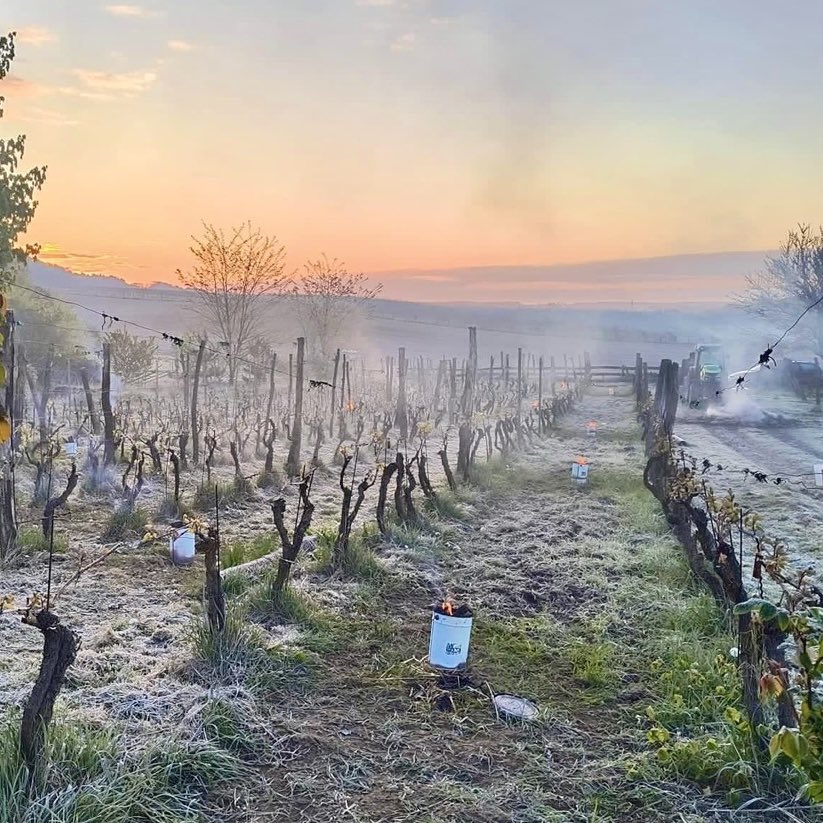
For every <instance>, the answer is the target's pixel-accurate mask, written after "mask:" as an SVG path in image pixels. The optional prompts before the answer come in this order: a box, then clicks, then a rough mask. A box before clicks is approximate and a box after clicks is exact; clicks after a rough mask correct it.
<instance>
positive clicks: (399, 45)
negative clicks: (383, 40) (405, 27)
mask: <svg viewBox="0 0 823 823" xmlns="http://www.w3.org/2000/svg"><path fill="white" fill-rule="evenodd" d="M416 40H417V38H416V36H415V34H414V32H413V31H408V32H406V33H405V34H401V35H400V37H398V38H397V39H396V40H395V41H394V42H393V43H392V44H391V47H392V51H413V50H414V44H415V41H416Z"/></svg>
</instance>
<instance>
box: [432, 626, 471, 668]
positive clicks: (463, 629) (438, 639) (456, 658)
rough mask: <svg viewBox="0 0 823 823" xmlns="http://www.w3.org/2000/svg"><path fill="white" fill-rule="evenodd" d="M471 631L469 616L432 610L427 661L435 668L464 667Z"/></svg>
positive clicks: (467, 655) (467, 657) (467, 656)
mask: <svg viewBox="0 0 823 823" xmlns="http://www.w3.org/2000/svg"><path fill="white" fill-rule="evenodd" d="M471 633H472V618H471V617H450V616H449V615H447V614H440V613H439V612H432V626H431V634H430V635H429V663H430V664H431V665H432V666H434V667H435V668H437V669H449V670H454V669H465V668H466V661H467V660H468V659H469V639H470V638H471Z"/></svg>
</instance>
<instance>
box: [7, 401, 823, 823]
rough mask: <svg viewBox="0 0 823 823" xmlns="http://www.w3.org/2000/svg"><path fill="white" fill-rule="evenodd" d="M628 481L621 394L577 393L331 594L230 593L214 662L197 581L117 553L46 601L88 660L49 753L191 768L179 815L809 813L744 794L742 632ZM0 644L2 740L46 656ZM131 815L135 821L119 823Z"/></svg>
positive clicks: (64, 569)
mask: <svg viewBox="0 0 823 823" xmlns="http://www.w3.org/2000/svg"><path fill="white" fill-rule="evenodd" d="M590 420H596V421H597V422H598V424H599V434H598V436H597V438H596V439H595V438H591V437H589V436H588V435H587V434H586V423H587V422H589V421H590ZM703 430H705V427H704V429H702V430H701V431H703ZM711 431H712V432H713V431H714V430H711ZM712 436H713V435H712ZM740 436H741V437H742V436H743V435H740ZM719 440H721V441H723V442H722V443H719V444H718V446H719V445H723V443H725V444H726V447H728V444H729V442H730V441H729V440H728V438H726V437H725V436H724V435H719ZM579 454H580V455H585V456H586V457H587V458H588V459H589V460H590V462H591V465H592V469H591V482H590V484H589V486H588V487H586V488H576V487H574V486H573V485H572V483H571V481H570V478H569V466H570V463H571V461H572V460H573V459H574V458H575V457H577V456H578V455H579ZM717 459H718V460H726V461H727V462H729V458H727V457H724V456H723V455H722V454H718V455H717ZM329 462H330V461H329ZM641 476H642V448H641V445H640V439H639V434H638V431H637V425H636V421H635V412H634V404H633V401H632V399H631V398H629V397H619V396H618V397H613V396H608V395H606V393H605V392H602V393H599V392H597V391H596V390H592V392H591V393H590V394H589V395H587V396H586V397H585V398H584V399H583V400H582V401H581V403H580V404H579V406H578V408H577V409H575V411H574V412H573V413H572V414H570V415H569V416H568V417H566V418H565V419H564V421H563V423H562V425H561V427H560V429H559V430H558V431H556V432H554V433H553V434H552V435H551V436H550V437H549V438H547V439H545V440H536V441H535V443H534V444H533V445H532V446H530V447H527V448H526V449H525V450H523V451H521V452H519V453H518V454H517V455H516V456H513V457H512V458H511V459H510V460H508V461H504V460H502V459H500V458H495V459H494V460H493V461H491V462H490V463H488V464H487V465H481V466H479V468H478V471H477V476H476V478H475V482H474V484H473V485H471V486H469V487H466V488H464V489H462V490H460V491H459V492H458V493H457V494H456V495H449V494H447V493H446V492H443V491H442V490H441V504H440V506H439V509H440V511H439V513H434V512H432V513H431V514H430V517H429V519H428V522H427V523H426V524H425V525H424V526H423V527H422V528H421V529H406V528H400V527H396V528H394V529H393V530H392V534H391V536H390V538H388V539H385V540H382V541H381V540H378V539H377V538H376V537H375V536H374V535H373V534H371V533H369V534H367V535H365V536H364V537H362V538H361V539H360V540H361V542H360V553H359V555H358V558H359V560H358V563H357V564H356V566H355V567H353V568H351V569H349V570H348V573H347V574H346V575H343V576H340V575H335V576H331V577H330V576H329V575H328V574H327V573H326V572H323V571H321V570H320V569H322V566H323V564H322V562H321V561H322V558H321V557H317V556H314V557H313V556H306V557H305V558H303V560H302V561H301V564H300V567H299V568H298V569H296V571H295V579H294V586H293V589H292V592H291V594H290V595H289V597H288V598H287V599H285V600H284V601H283V602H281V603H279V604H278V606H277V608H276V609H274V608H272V605H271V603H270V602H269V598H268V592H267V589H266V587H265V586H264V585H263V584H261V583H258V582H256V581H254V580H251V581H249V582H248V583H245V582H243V583H240V584H236V585H234V586H232V589H231V619H230V625H229V631H228V632H227V639H226V641H225V643H224V645H223V646H222V647H221V648H220V649H215V648H214V647H213V645H210V643H209V641H208V639H207V638H206V637H205V634H204V632H203V631H202V630H201V629H199V626H200V625H201V620H202V617H201V615H200V594H201V592H200V587H201V585H202V568H201V567H200V566H199V565H197V566H195V567H193V568H190V569H178V568H174V567H173V566H171V564H170V563H169V562H168V559H167V558H166V549H165V548H164V547H163V545H162V544H161V545H159V546H154V547H147V546H145V545H139V544H138V542H137V540H133V541H131V542H124V543H123V545H122V548H121V550H120V551H119V552H118V553H116V554H114V555H112V557H111V558H109V559H108V560H107V561H106V562H105V563H104V564H102V565H101V566H99V567H97V568H95V569H93V570H92V571H91V572H89V573H88V574H87V575H86V576H84V577H83V578H81V580H80V581H79V583H78V584H77V585H76V586H75V587H73V588H71V589H70V590H69V591H68V592H67V594H66V595H65V597H64V599H63V600H62V602H61V603H60V605H59V612H60V614H61V615H62V616H63V619H64V621H65V622H66V623H67V624H68V625H70V626H71V627H72V628H74V629H75V630H76V631H78V633H79V634H80V635H81V636H82V638H83V649H82V651H81V652H80V654H79V655H78V660H77V663H76V665H75V666H74V667H73V668H72V669H71V670H70V677H69V682H68V683H67V685H66V687H65V689H64V691H63V694H62V696H61V698H60V700H59V702H58V717H57V720H56V729H55V733H54V734H55V737H56V738H60V737H61V735H63V736H65V734H66V731H65V730H67V729H77V728H79V729H80V730H81V736H80V737H81V739H82V734H87V735H89V736H91V737H94V735H95V734H96V733H97V732H100V730H111V729H113V730H115V737H116V740H115V741H114V742H113V743H112V745H111V748H110V749H108V750H107V751H110V752H112V753H114V754H115V755H116V756H117V757H118V758H120V760H122V759H123V758H126V757H131V758H134V757H135V756H136V753H137V754H138V755H139V753H140V752H144V751H157V750H158V749H160V750H162V749H166V750H168V749H169V748H170V747H172V748H173V747H174V746H179V747H180V749H181V751H182V750H183V749H185V751H186V752H195V753H197V757H194V756H187V757H183V756H181V757H180V759H179V761H175V764H174V768H175V771H174V775H175V779H174V780H172V781H171V782H170V783H169V784H168V785H169V786H170V788H167V789H164V791H168V792H169V793H170V795H171V794H173V793H174V792H175V791H177V792H178V794H179V795H180V797H181V798H183V799H182V800H181V802H179V803H177V805H175V804H174V803H171V801H170V804H169V805H168V808H167V807H166V806H164V807H163V808H164V809H165V811H164V814H165V815H166V816H165V817H160V816H159V815H156V816H155V819H163V820H169V821H182V820H196V819H199V818H203V819H209V820H227V821H258V820H259V821H269V820H271V821H275V820H283V821H286V820H292V821H298V820H299V821H306V823H308V822H309V821H317V823H321V821H344V820H351V821H362V822H363V823H378V821H380V823H389V822H391V823H401V821H420V822H421V823H457V821H470V822H472V823H504V821H515V822H516V823H538V821H549V822H552V823H554V822H555V821H556V823H560V822H561V821H570V822H574V821H581V823H582V821H600V822H601V823H604V822H605V821H630V820H631V821H661V823H662V821H670V820H676V821H683V822H684V823H697V821H721V820H723V821H727V820H729V819H734V820H757V821H759V820H783V819H785V820H796V819H800V820H813V819H818V818H815V817H814V815H813V814H812V813H811V812H810V811H808V810H805V809H803V808H800V807H799V805H798V804H791V808H789V806H787V804H786V802H785V800H780V796H781V795H780V793H779V791H778V789H779V788H780V787H778V786H775V787H772V788H773V789H774V792H773V794H771V795H769V794H767V793H766V792H764V791H762V788H763V787H762V786H759V785H757V781H756V776H754V775H753V770H754V767H753V766H752V764H751V763H749V762H747V760H746V757H745V754H744V753H743V752H742V751H740V749H739V743H740V737H739V734H738V732H737V731H736V729H735V723H736V720H735V716H734V715H733V714H731V715H730V714H729V713H728V708H729V707H733V706H734V705H735V704H736V689H737V685H736V684H737V678H736V674H735V670H734V665H733V663H732V662H731V660H730V658H729V649H730V648H731V647H732V645H733V642H734V641H733V638H732V637H731V636H730V635H729V634H728V632H727V626H726V622H725V619H724V618H723V616H722V615H721V614H719V613H718V612H717V610H716V608H715V606H714V604H713V602H712V601H711V599H710V598H709V597H708V595H707V594H705V593H704V592H702V591H701V590H699V589H698V588H697V587H696V585H695V584H693V583H692V582H691V580H690V578H689V575H688V573H687V571H686V569H685V565H684V563H683V562H682V560H681V556H680V549H679V547H678V546H677V545H676V543H675V542H674V541H673V540H672V539H671V538H670V537H669V535H668V533H667V529H666V524H665V522H664V521H663V519H662V517H661V516H660V515H659V514H658V512H657V508H656V504H655V501H654V500H653V499H652V498H651V496H650V495H648V494H647V493H646V492H645V490H644V489H643V487H642V482H641ZM336 482H337V478H336V470H335V468H334V467H331V468H330V469H329V470H328V472H327V474H325V475H324V479H323V482H322V483H321V484H319V492H320V493H319V494H318V516H317V517H316V529H318V530H322V526H323V525H324V523H325V524H326V525H330V524H331V523H332V522H333V520H334V517H335V515H336V504H335V502H334V501H335V500H336V499H337V495H336V494H335V491H334V489H335V484H336ZM761 491H762V490H761ZM771 491H772V490H771V489H769V492H770V493H771ZM774 492H775V493H782V490H781V489H777V488H776V489H774ZM762 493H763V494H765V491H762ZM154 494H155V496H156V497H157V499H159V497H160V496H162V488H161V487H160V484H158V488H156V489H155V490H154ZM292 504H293V498H292V500H291V501H290V506H291V505H292ZM810 505H811V504H810ZM107 514H108V512H107V511H103V510H102V509H101V507H100V506H97V507H95V505H94V501H93V500H91V499H89V498H82V497H81V498H78V499H77V500H75V501H73V502H72V503H71V505H70V512H69V513H68V515H67V518H66V519H65V520H64V521H62V523H61V526H60V529H61V532H62V533H63V534H65V535H66V537H67V549H66V551H65V553H64V554H63V555H62V560H61V563H60V565H59V566H58V569H59V575H62V576H67V575H68V574H70V572H71V570H72V569H73V568H74V566H75V565H76V563H77V558H78V556H79V554H80V553H81V552H82V553H84V554H85V555H86V556H87V557H90V556H94V555H95V554H96V553H98V552H100V551H101V550H102V549H103V546H102V545H100V544H99V534H100V532H101V522H102V520H103V519H104V517H105V516H106V515H107ZM221 526H222V529H223V534H224V536H225V540H226V548H225V550H229V549H230V547H231V545H232V544H233V543H234V544H236V545H239V546H246V547H248V546H249V544H250V543H251V542H252V541H254V540H255V538H256V537H257V536H258V535H260V534H266V535H271V534H272V527H271V525H270V514H269V511H268V508H267V504H266V499H265V498H264V497H263V496H262V495H261V496H260V497H259V498H258V499H257V500H255V501H250V502H238V503H237V504H235V505H233V506H232V507H230V508H228V509H227V510H226V511H225V512H224V513H222V514H221ZM270 545H271V547H273V548H275V549H276V547H277V543H276V538H275V539H274V541H273V542H272V543H271V544H270ZM321 552H322V542H321V548H318V550H317V553H318V554H320V553H321ZM44 570H45V565H44V556H43V555H42V554H41V553H38V554H35V555H34V556H32V557H30V558H28V559H27V560H26V561H25V562H24V563H23V565H22V566H21V567H19V568H17V569H11V570H6V571H4V579H3V587H4V590H9V591H11V592H12V593H14V594H16V595H17V596H18V597H21V598H24V597H25V595H26V594H27V593H30V592H31V591H32V590H34V589H42V585H43V577H44ZM58 584H59V581H58ZM444 596H451V597H454V598H455V599H456V600H458V601H461V602H463V601H465V602H468V603H470V604H471V606H472V607H473V609H474V611H475V615H476V621H475V627H474V632H473V636H472V655H471V661H470V667H469V671H468V679H467V681H466V682H464V683H463V684H462V685H463V688H460V689H453V688H452V685H453V684H452V683H450V682H448V681H444V680H442V679H441V678H440V677H439V676H438V675H437V674H436V673H435V672H433V671H432V670H431V669H430V668H429V667H428V666H427V664H426V662H425V655H426V651H427V638H428V625H429V614H430V607H431V605H432V603H433V602H436V601H437V600H439V599H442V598H443V597H444ZM0 644H2V648H3V649H4V650H6V653H4V655H3V661H4V662H3V663H2V664H0V703H2V704H6V705H7V706H8V707H9V711H10V712H11V714H10V717H11V718H12V721H13V719H14V711H15V709H14V707H15V706H19V705H20V704H21V702H22V701H23V700H24V699H25V696H26V694H27V691H28V689H29V687H30V684H31V682H32V680H33V678H34V676H35V674H36V667H37V665H38V662H39V637H38V635H37V633H36V632H35V631H33V630H32V629H31V628H28V627H24V626H22V625H20V624H18V623H17V622H15V621H14V620H13V619H12V618H10V617H8V616H4V617H3V618H0ZM496 693H514V694H517V695H521V696H524V697H527V698H529V699H531V700H533V701H535V702H536V703H537V705H538V706H539V707H540V717H539V720H538V721H537V722H535V723H531V724H527V725H523V724H513V723H507V722H504V721H503V720H501V719H499V718H498V717H496V716H495V713H494V710H493V707H492V705H491V697H492V695H493V694H496ZM666 735H668V737H666ZM75 748H76V747H75ZM75 748H73V749H72V752H75V754H76V751H75ZM214 751H219V752H223V753H225V754H226V757H225V759H223V760H220V759H216V760H210V759H209V758H210V757H211V756H212V753H213V752H214ZM167 760H168V758H167ZM167 760H164V761H163V762H164V764H166V765H165V766H164V767H165V768H166V769H167V771H168V769H170V768H171V766H169V765H168V763H167ZM141 762H142V761H141ZM90 763H91V765H90V767H89V769H88V775H89V777H88V781H89V783H88V786H87V787H86V789H85V791H88V792H93V791H97V792H100V791H102V788H101V785H102V784H103V783H104V782H105V781H106V780H107V779H109V778H108V777H107V776H106V772H105V769H102V768H100V767H99V763H98V762H97V760H94V756H90ZM0 779H1V778H0ZM164 785H166V784H164ZM181 787H182V788H181ZM2 796H3V795H2V793H0V798H2ZM144 802H145V801H141V803H144ZM744 804H745V806H746V808H745V810H744V811H739V812H737V813H735V814H734V816H733V817H730V815H731V810H732V809H733V808H736V807H739V806H741V805H744ZM170 810H171V811H170ZM141 815H145V817H146V819H149V815H148V813H147V812H146V811H145V809H144V808H143V806H140V807H139V808H138V806H134V807H133V809H132V817H131V818H123V819H135V820H141V819H144V817H141ZM5 819H8V820H11V819H12V818H8V817H7V818H5ZM5 819H4V818H3V809H2V808H0V820H3V823H5ZM30 819H31V820H41V819H42V820H46V819H51V818H48V817H36V816H33V817H31V818H30ZM56 819H59V820H63V819H66V820H77V821H85V820H88V819H92V818H89V817H82V816H76V817H66V818H56ZM101 819H102V818H101ZM105 819H111V820H116V819H118V818H116V817H113V816H112V817H108V818H105Z"/></svg>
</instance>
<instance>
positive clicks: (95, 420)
mask: <svg viewBox="0 0 823 823" xmlns="http://www.w3.org/2000/svg"><path fill="white" fill-rule="evenodd" d="M80 382H81V383H82V384H83V394H84V395H85V397H86V408H87V409H88V412H89V422H90V424H91V432H92V434H94V435H98V434H100V415H99V414H98V413H97V409H96V408H95V406H94V398H93V397H92V394H91V383H90V381H89V370H88V369H87V368H86V367H85V366H83V368H82V369H80Z"/></svg>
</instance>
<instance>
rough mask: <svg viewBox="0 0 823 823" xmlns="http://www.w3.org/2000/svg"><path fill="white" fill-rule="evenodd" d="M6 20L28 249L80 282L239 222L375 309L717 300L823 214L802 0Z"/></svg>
mask: <svg viewBox="0 0 823 823" xmlns="http://www.w3.org/2000/svg"><path fill="white" fill-rule="evenodd" d="M2 23H3V25H4V26H5V27H6V28H7V29H17V31H18V34H19V37H18V59H17V60H16V61H15V65H14V67H13V69H14V71H13V74H12V75H11V77H10V78H8V80H7V82H6V83H4V94H5V95H6V96H7V98H8V102H7V105H6V117H5V119H4V123H5V125H6V126H7V127H8V128H9V129H11V133H15V132H17V131H20V132H24V133H26V134H27V136H28V155H27V156H28V157H29V158H31V160H32V162H44V163H48V166H49V174H48V183H47V187H46V189H44V191H43V194H42V197H41V198H40V199H41V202H40V205H39V208H38V210H37V215H36V218H35V220H34V223H33V224H32V226H31V230H30V232H29V236H30V237H31V238H32V239H35V240H37V241H38V242H41V243H42V244H43V252H42V255H41V259H42V260H43V261H45V262H51V263H55V264H58V265H63V266H66V267H68V268H70V269H72V270H74V271H83V272H96V273H107V274H117V275H119V276H122V277H124V278H125V279H126V280H128V281H129V282H133V283H143V284H147V283H151V282H154V281H157V280H162V281H167V282H173V281H175V275H174V272H175V270H176V269H177V268H178V267H183V268H185V266H186V265H187V264H188V262H189V258H188V253H187V249H188V245H189V237H190V235H192V234H195V233H197V232H198V231H199V229H200V221H201V220H202V219H205V220H208V221H210V222H213V223H215V224H217V225H232V224H235V223H237V222H239V221H241V220H243V219H246V218H249V219H251V220H253V221H254V222H255V223H256V224H258V225H260V226H262V228H263V229H264V230H265V231H267V232H269V233H275V234H276V235H277V236H278V238H279V239H280V241H281V242H282V243H284V244H285V245H286V247H287V250H288V261H289V265H290V266H291V267H292V268H295V269H299V267H300V265H301V263H302V261H304V260H305V259H307V258H316V257H317V256H318V255H319V254H320V253H322V252H326V253H328V254H329V255H330V256H336V257H339V258H341V259H343V260H345V261H346V262H347V263H348V265H349V267H350V268H351V269H353V270H356V271H365V272H368V273H373V274H375V275H376V276H378V277H379V279H381V280H382V281H383V282H384V283H385V286H386V290H385V294H386V296H388V297H391V298H395V299H405V300H408V299H415V300H423V301H450V300H466V299H469V300H472V301H484V302H501V301H505V302H509V301H520V302H525V303H545V302H580V301H584V302H601V301H624V302H628V301H631V300H635V301H646V302H670V303H678V304H679V303H682V302H684V301H688V302H694V301H706V300H708V301H710V302H718V301H723V300H725V299H726V297H727V295H728V294H729V293H730V292H732V291H734V290H736V289H738V288H739V287H740V285H741V284H742V281H743V276H744V275H745V274H747V273H750V272H751V271H753V270H756V269H757V268H758V267H759V265H760V261H761V259H762V257H763V254H764V250H766V249H770V248H773V247H774V246H775V245H776V243H777V241H778V240H779V238H780V237H781V236H782V233H783V231H784V230H785V228H786V227H789V226H792V225H794V224H795V223H796V222H797V221H798V220H802V219H814V215H815V214H817V213H818V212H819V209H820V205H821V194H820V193H821V192H823V185H822V184H823V179H821V178H823V170H821V166H820V164H819V163H817V162H815V159H816V157H817V152H818V139H817V135H819V134H820V131H821V125H823V123H821V120H823V104H821V102H820V97H819V94H818V92H817V84H816V78H817V77H818V76H819V73H820V69H821V63H823V57H821V53H820V50H819V47H818V42H817V32H818V31H819V30H820V24H821V23H823V8H821V7H820V6H818V5H815V4H810V5H807V6H805V7H804V11H803V14H802V15H793V14H785V15H778V14H775V13H774V6H773V4H769V3H766V2H762V1H760V0H759V1H758V2H747V3H743V2H741V1H740V0H734V2H726V3H723V4H717V3H710V2H708V0H701V2H695V3H688V4H685V3H678V4H673V3H658V4H650V3H640V2H634V0H621V2H612V0H608V1H606V0H602V1H600V2H588V3H579V4H577V3H559V2H558V3H554V2H545V3H544V2H506V3H501V2H494V0H474V1H473V2H469V0H403V1H401V0H334V1H332V0H326V2H315V3H302V2H301V3H297V2H292V3H278V4H272V3H270V2H268V0H246V2H244V3H242V4H239V5H238V4H227V3H219V2H202V0H197V2H195V0H175V2H174V3H172V2H168V0H146V2H144V3H139V4H113V3H106V2H102V0H76V1H75V2H71V3H69V2H58V3H55V2H52V1H51V0H7V2H5V3H4V4H3V11H2ZM89 43H94V44H96V45H95V48H94V49H89V47H88V44H89ZM766 55H768V58H766V57H765V56H766ZM787 123H790V124H791V128H790V129H787V128H786V124H787ZM683 255H688V256H685V257H684V256H683ZM691 255H698V256H691ZM657 257H663V258H664V259H661V260H656V259H648V258H657ZM593 260H594V261H597V260H602V261H608V262H604V263H598V264H594V265H591V264H589V265H585V266H582V267H580V268H577V267H575V266H574V264H579V263H583V262H587V261H593Z"/></svg>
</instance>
